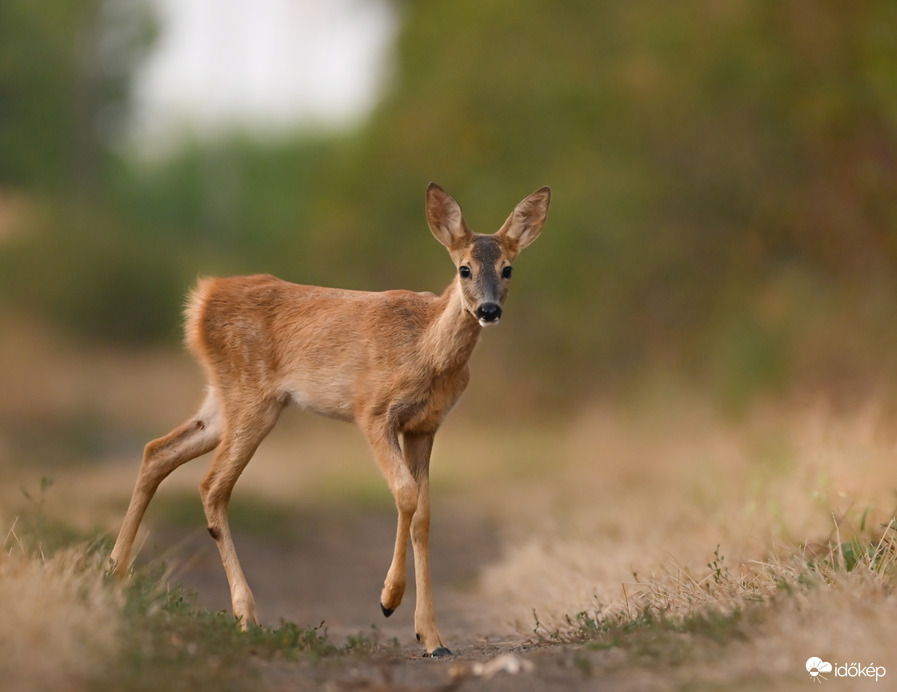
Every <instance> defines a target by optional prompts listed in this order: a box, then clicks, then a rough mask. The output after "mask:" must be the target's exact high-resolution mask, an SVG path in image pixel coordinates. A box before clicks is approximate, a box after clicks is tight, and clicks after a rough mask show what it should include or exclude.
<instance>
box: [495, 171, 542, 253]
mask: <svg viewBox="0 0 897 692" xmlns="http://www.w3.org/2000/svg"><path fill="white" fill-rule="evenodd" d="M550 204H551V188H550V187H548V186H545V187H540V188H539V189H538V190H536V191H535V192H534V193H533V194H531V195H530V196H529V197H527V198H526V199H525V200H523V201H522V202H521V203H520V204H518V205H517V206H516V207H515V208H514V211H512V212H511V215H510V216H509V217H508V220H507V221H505V223H504V225H503V226H502V227H501V228H500V229H499V231H498V233H496V235H498V236H501V237H503V238H506V239H507V240H510V241H511V242H512V243H513V244H514V245H515V246H516V251H517V252H519V251H520V250H522V249H523V248H525V247H526V246H527V245H530V244H531V243H532V242H533V241H534V240H535V239H536V238H538V237H539V234H540V233H541V232H542V226H544V225H545V219H546V218H547V217H548V206H549V205H550Z"/></svg>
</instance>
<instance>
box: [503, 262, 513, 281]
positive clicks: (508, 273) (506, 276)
mask: <svg viewBox="0 0 897 692" xmlns="http://www.w3.org/2000/svg"><path fill="white" fill-rule="evenodd" d="M512 272H513V270H512V269H511V267H510V265H509V266H507V267H505V268H504V269H502V270H501V278H503V279H510V278H511V273H512Z"/></svg>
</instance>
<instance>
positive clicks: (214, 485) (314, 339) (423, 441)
mask: <svg viewBox="0 0 897 692" xmlns="http://www.w3.org/2000/svg"><path fill="white" fill-rule="evenodd" d="M550 197H551V191H550V189H549V188H547V187H543V188H541V189H539V190H537V191H536V192H534V193H533V194H532V195H530V196H529V197H527V198H526V199H524V200H523V201H522V202H520V204H518V205H517V207H516V208H515V209H514V211H513V212H511V215H510V216H509V217H508V219H507V221H505V223H504V225H503V226H502V227H501V229H499V231H498V232H497V233H495V234H493V235H480V234H477V233H473V232H472V231H471V230H470V229H469V228H468V226H467V223H466V222H465V220H464V217H463V216H462V213H461V207H460V206H458V203H457V202H456V201H455V200H454V199H452V197H451V196H449V195H448V194H447V193H446V192H445V191H443V190H442V188H440V187H439V186H438V185H436V184H435V183H431V184H430V186H429V187H428V188H427V205H426V208H427V222H428V224H429V226H430V230H431V231H432V232H433V235H434V236H436V239H437V240H438V241H439V242H440V243H442V244H443V245H445V247H446V248H448V251H449V254H450V255H451V258H452V261H453V262H454V263H455V267H456V268H457V274H456V276H455V279H454V280H453V281H452V283H451V284H450V285H449V286H448V288H447V289H446V290H445V291H444V292H443V294H442V295H441V296H436V295H434V294H432V293H413V292H411V291H385V292H382V293H372V292H363V291H349V290H340V289H334V288H321V287H317V286H300V285H296V284H291V283H287V282H285V281H281V280H279V279H276V278H274V277H273V276H266V275H262V276H239V277H232V278H225V279H214V278H213V279H201V280H200V281H199V283H198V285H197V286H196V288H195V289H194V291H193V292H192V294H191V295H190V298H189V301H188V305H187V308H186V325H185V338H186V342H187V346H188V347H189V349H190V350H191V351H192V352H193V354H194V355H195V356H196V358H197V360H198V361H199V362H200V364H201V365H202V367H203V369H204V370H205V376H206V380H207V383H208V386H207V391H206V397H205V401H204V403H203V404H202V406H201V407H200V410H199V412H198V413H197V414H196V415H195V416H193V417H192V418H190V419H189V420H188V421H187V422H185V423H184V424H183V425H181V426H180V427H178V428H176V429H175V430H173V431H172V432H170V433H169V434H168V435H166V436H164V437H160V438H159V439H157V440H153V441H152V442H150V443H149V444H148V445H147V446H146V449H145V452H144V456H143V463H142V465H141V467H140V472H139V474H138V477H137V483H136V486H135V487H134V493H133V495H132V497H131V503H130V505H129V507H128V511H127V514H126V515H125V518H124V522H123V524H122V527H121V531H120V533H119V535H118V539H117V540H116V542H115V547H114V548H113V550H112V554H111V556H110V561H111V566H112V570H113V571H114V572H116V573H118V574H124V573H126V572H127V570H128V568H129V561H130V557H131V548H132V545H133V543H134V539H135V537H136V534H137V528H138V526H139V524H140V520H141V519H142V517H143V514H144V511H145V510H146V507H147V505H148V504H149V502H150V500H151V499H152V497H153V494H154V493H155V491H156V489H157V488H158V487H159V484H160V483H161V482H162V480H163V479H164V478H165V477H166V476H168V474H170V473H171V472H172V471H173V470H174V469H175V468H177V467H178V466H180V465H181V464H184V463H185V462H187V461H189V460H191V459H193V458H195V457H198V456H200V455H201V454H205V453H206V452H210V451H212V450H213V449H215V448H217V451H216V453H215V456H214V459H213V461H212V464H211V467H210V468H209V471H208V473H207V474H206V476H205V478H204V479H203V481H202V483H201V484H200V489H199V490H200V495H201V497H202V504H203V509H204V510H205V515H206V519H207V521H208V529H209V533H210V534H211V535H212V538H214V539H215V542H216V544H217V545H218V549H219V551H220V553H221V561H222V562H223V563H224V569H225V572H226V573H227V581H228V584H229V585H230V591H231V600H232V602H233V611H234V615H235V616H236V617H237V618H239V619H240V620H241V623H242V626H243V627H244V628H245V627H247V626H248V625H249V624H250V623H257V622H258V619H257V617H256V610H255V601H254V599H253V596H252V592H251V591H250V589H249V585H248V584H247V582H246V578H245V576H244V575H243V570H242V569H241V568H240V562H239V560H238V559H237V553H236V550H235V548H234V543H233V539H232V538H231V532H230V528H229V526H228V520H227V504H228V500H229V499H230V496H231V491H232V490H233V487H234V484H235V483H236V481H237V478H238V477H239V476H240V473H241V472H242V471H243V469H244V468H245V466H246V464H247V463H248V462H249V460H250V458H251V457H252V455H253V453H254V452H255V450H256V448H257V447H258V446H259V443H261V441H262V439H264V437H265V436H266V435H267V434H268V432H269V431H270V430H271V428H272V427H274V424H275V422H276V421H277V418H278V415H279V414H280V412H281V410H282V409H283V408H284V407H285V406H286V405H287V404H289V403H291V402H292V403H296V404H298V405H299V406H302V407H305V408H309V409H311V410H312V411H316V412H317V413H320V414H322V415H325V416H330V417H332V418H338V419H341V420H345V421H354V422H355V423H357V424H358V426H359V427H360V428H361V430H362V432H363V433H364V435H365V437H366V438H367V441H368V442H369V444H370V446H371V448H372V450H373V453H374V456H375V457H376V460H377V463H378V464H379V466H380V469H381V470H382V471H383V474H384V475H385V476H386V480H387V481H388V483H389V488H390V490H391V491H392V494H393V496H394V497H395V502H396V507H397V509H398V530H397V532H396V542H395V550H394V553H393V558H392V564H391V565H390V567H389V571H388V572H387V575H386V581H385V583H384V586H383V591H382V593H381V596H380V607H381V608H382V610H383V614H384V615H386V616H389V615H391V614H392V612H393V610H395V609H396V608H397V607H398V606H399V604H400V603H401V602H402V596H403V595H404V593H405V558H406V550H407V544H408V538H409V536H410V538H411V546H412V549H413V552H414V577H415V583H416V587H417V603H416V608H415V612H414V624H415V627H416V631H417V635H418V639H420V640H421V641H422V642H423V645H424V646H425V647H426V650H427V653H428V654H431V655H433V656H442V655H448V654H451V652H450V651H449V650H448V649H447V648H446V646H445V644H444V642H443V640H442V637H440V635H439V631H438V630H437V628H436V617H435V613H434V609H433V599H432V594H431V591H430V556H429V548H428V543H429V533H430V506H429V503H430V500H429V466H430V450H431V449H432V446H433V436H434V435H435V434H436V430H437V429H438V428H439V425H440V424H441V423H442V421H443V419H444V418H445V416H446V415H447V414H448V412H449V410H450V409H451V408H452V406H454V404H455V402H456V401H457V400H458V397H459V396H461V393H462V392H463V391H464V388H465V387H466V386H467V382H468V380H469V377H470V375H469V370H468V366H467V361H468V359H469V358H470V355H471V353H472V352H473V349H474V346H476V343H477V340H478V338H479V335H480V332H481V330H482V328H483V327H485V326H488V325H494V324H497V323H498V321H499V319H500V318H501V314H502V304H503V303H504V302H505V299H506V298H507V296H508V288H509V282H510V278H511V263H512V262H513V261H514V258H515V257H516V256H517V254H518V253H519V252H520V251H521V250H522V249H523V248H525V247H527V246H528V245H529V244H530V243H532V242H533V241H534V240H535V239H536V238H537V237H538V235H539V233H540V232H541V230H542V226H543V224H544V223H545V218H546V216H547V214H548V206H549V202H550ZM400 436H401V438H402V440H401V444H400V442H399V437H400Z"/></svg>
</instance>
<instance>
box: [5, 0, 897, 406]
mask: <svg viewBox="0 0 897 692" xmlns="http://www.w3.org/2000/svg"><path fill="white" fill-rule="evenodd" d="M184 5H188V6H192V7H193V9H192V10H186V9H181V10H180V11H179V12H180V13H181V14H184V13H189V12H192V13H194V14H197V13H198V16H199V18H198V19H197V20H195V21H194V24H196V25H199V26H203V19H204V20H205V22H206V27H205V28H206V31H205V33H204V34H194V35H193V36H192V37H191V36H190V35H189V34H188V35H183V32H184V31H185V30H186V29H189V26H190V25H189V23H188V24H185V22H184V21H183V18H181V20H180V21H175V19H177V17H174V18H173V16H172V13H173V12H175V14H177V11H175V10H174V9H173V8H174V3H169V4H168V5H166V4H165V3H158V4H156V3H151V2H142V3H131V2H129V3H125V2H115V1H113V0H108V1H106V2H100V1H99V0H77V1H74V0H73V1H72V2H67V3H64V4H63V5H61V6H60V5H59V3H54V2H49V1H47V2H44V1H36V0H32V1H28V2H26V1H24V0H8V1H7V2H4V3H3V6H2V8H0V210H2V229H0V243H2V245H0V304H2V310H3V315H4V324H5V326H4V332H7V333H8V332H9V330H14V329H15V328H16V319H19V318H22V317H23V316H27V318H28V319H34V320H37V321H40V322H41V323H44V324H46V325H50V326H51V327H52V328H53V329H54V330H57V329H58V330H60V331H59V335H60V337H59V338H69V337H70V338H72V339H76V340H77V341H78V343H80V344H96V343H99V344H103V345H114V346H116V347H120V348H124V349H128V348H145V347H146V346H147V345H151V344H163V345H166V346H171V347H172V348H176V347H177V343H178V339H179V329H180V313H179V307H180V302H181V296H182V295H183V294H184V293H185V291H186V289H187V288H188V287H189V285H190V284H191V282H192V281H193V280H194V278H195V276H196V275H198V274H216V273H242V272H257V271H266V272H272V273H275V274H278V275H280V276H282V277H284V278H287V279H289V280H293V281H297V282H301V283H323V284H330V285H339V286H346V287H352V288H364V289H386V288H395V287H406V288H410V289H415V290H436V291H438V290H441V288H442V287H443V286H444V285H445V284H446V283H447V281H448V280H449V279H450V276H451V273H450V269H449V265H448V263H447V261H446V258H445V257H444V256H443V253H442V251H441V250H440V248H439V246H438V245H435V244H434V243H433V240H432V239H431V237H430V235H429V233H428V231H427V228H426V225H425V222H424V216H423V211H422V209H423V191H424V189H425V186H426V184H427V182H428V181H430V180H431V179H432V180H436V181H438V182H439V183H440V184H442V185H443V186H444V187H445V188H446V189H448V190H449V191H451V192H452V193H453V194H454V196H455V197H456V198H457V199H458V200H459V201H460V202H461V204H462V206H463V207H464V209H465V213H466V215H467V217H468V219H469V221H470V222H471V224H472V225H473V226H474V228H475V229H476V230H479V231H480V232H491V231H492V230H494V229H496V228H497V227H498V225H499V224H500V223H501V222H502V221H503V220H504V217H505V215H506V214H507V212H508V210H509V209H510V208H511V206H512V205H513V204H514V203H516V201H518V200H519V199H521V198H522V197H523V196H525V195H526V194H528V193H529V192H530V191H532V190H533V189H535V188H536V187H538V186H540V185H543V184H549V185H551V186H552V187H553V190H554V202H553V207H552V213H551V218H550V222H549V225H548V227H547V232H546V233H545V235H544V237H543V238H542V239H541V240H540V242H539V244H538V245H537V246H534V248H533V249H532V250H531V251H530V252H529V253H527V255H526V256H524V258H523V259H522V260H521V262H520V267H519V273H518V274H517V275H516V276H517V277H518V278H519V280H518V281H517V282H515V287H514V295H513V297H512V303H511V305H510V310H509V311H508V317H509V319H508V320H506V322H505V323H503V325H502V329H501V330H500V332H496V333H494V334H489V339H488V340H487V341H488V344H487V345H486V346H485V348H484V349H483V351H484V353H480V354H478V358H480V359H481V360H484V359H485V360H486V361H488V362H489V365H488V366H484V367H482V368H481V370H482V371H483V372H492V373H497V374H498V379H500V380H505V381H506V382H505V387H506V390H505V391H507V388H510V389H514V390H518V391H517V394H519V398H518V399H516V401H526V402H528V403H529V405H531V406H532V407H540V406H545V405H551V406H555V405H558V404H564V405H575V404H576V403H577V402H580V401H582V400H583V399H589V398H593V397H596V396H605V395H607V394H608V392H610V393H615V392H619V391H620V388H623V389H625V388H627V387H629V386H631V385H633V384H634V383H643V382H644V381H645V380H646V379H650V378H655V377H658V376H660V377H666V378H669V377H672V378H674V379H677V380H680V379H681V380H684V381H686V382H688V383H690V384H693V385H698V386H700V387H701V388H702V389H705V390H706V391H707V392H709V393H710V394H712V395H713V396H715V397H720V398H721V401H723V402H725V403H727V404H730V405H735V406H738V405H741V404H742V403H743V402H744V401H745V400H750V398H752V397H754V396H757V395H764V394H768V393H770V392H771V393H783V392H791V391H793V390H794V389H795V388H801V389H807V388H811V389H813V391H820V390H821V391H825V392H828V393H831V394H834V395H836V396H839V397H840V396H847V395H855V394H857V393H858V392H865V391H868V388H869V387H876V388H881V386H882V384H883V383H887V384H891V383H892V382H893V380H894V378H895V376H897V357H895V353H897V351H895V349H894V348H893V347H892V344H894V343H895V336H897V334H895V328H894V325H895V323H897V321H895V319H894V315H895V314H897V290H895V289H897V195H895V189H897V87H895V84H897V40H895V38H897V10H895V9H894V7H893V5H892V3H890V2H888V1H887V0H881V1H878V0H870V1H869V2H865V3H862V4H861V5H856V4H845V3H840V2H834V1H832V2H828V1H822V2H803V1H799V0H793V1H788V2H781V3H779V2H776V3H772V2H759V3H758V2H746V1H738V0H725V1H723V2H717V1H716V0H714V1H712V2H710V1H698V0H695V1H689V2H681V3H667V2H659V1H658V2H651V1H649V0H640V1H639V2H627V3H614V2H599V3H594V2H576V1H573V0H569V1H566V0H565V1H563V2H540V1H537V0H526V1H523V2H515V3H506V2H498V1H493V2H480V1H479V0H477V1H476V2H473V1H471V2H452V3H426V2H412V1H404V2H400V1H398V0H397V1H396V2H387V1H386V0H382V1H378V2H373V0H371V2H361V1H357V0H356V1H351V2H350V1H348V0H347V1H346V2H342V3H336V4H335V9H334V8H331V9H330V10H328V9H327V5H328V4H327V3H314V2H304V3H303V2H295V3H288V2H283V3H263V4H262V5H260V8H261V9H257V10H253V9H249V8H242V9H240V8H239V7H238V6H236V5H234V4H230V3H229V4H228V8H227V10H226V11H221V12H219V13H216V12H215V10H214V8H212V9H211V10H209V9H208V8H207V9H206V15H205V16H204V17H203V16H202V12H201V6H202V3H185V4H184ZM241 12H243V13H245V14H247V15H249V16H250V17H251V16H254V15H256V14H258V15H261V16H262V18H261V19H260V20H259V21H250V19H249V18H247V17H245V16H244V17H242V18H241V15H240V13H241ZM266 17H267V20H266V19H265V18H266ZM272 18H273V20H272ZM264 21H267V22H268V23H267V25H265V24H264ZM228 22H229V23H228ZM260 22H262V24H261V25H260V26H259V23H260ZM265 26H267V27H268V28H269V29H270V28H271V27H277V34H276V35H273V36H272V35H271V31H269V32H268V34H267V38H263V39H260V40H255V41H253V40H252V39H251V37H249V38H247V37H246V33H247V32H250V31H252V30H253V27H256V28H255V30H256V33H259V32H261V34H260V35H262V36H266V35H265V33H264V32H265ZM185 27H186V28H185ZM178 32H180V33H178ZM364 37H366V38H364ZM275 39H278V41H275ZM266 41H267V42H268V43H266ZM173 44H176V45H175V48H177V46H180V48H179V49H178V50H180V51H181V52H178V50H175V51H174V53H172V45H173ZM268 44H272V45H270V46H269V49H268V53H269V54H268V55H265V54H264V51H263V52H262V54H261V56H259V45H262V46H265V45H268ZM347 45H353V46H355V48H354V49H353V50H355V52H358V51H359V50H361V52H360V53H359V56H360V57H356V58H354V63H353V62H352V58H350V57H346V56H347V55H348V54H349V53H351V50H350V49H348V48H346V46H347ZM184 46H187V47H188V49H185V48H184ZM283 46H287V47H291V48H290V50H286V49H283V50H280V48H282V47H283ZM359 46H360V48H359ZM316 47H317V48H316ZM328 47H329V48H328ZM190 51H192V52H193V53H198V54H199V56H200V57H199V58H197V56H196V55H192V56H191V55H190V54H189V53H190ZM160 53H161V54H162V56H161V57H160ZM341 55H342V59H343V61H344V62H348V64H347V65H344V66H343V67H344V69H343V71H342V73H340V69H339V65H338V64H337V65H336V66H335V65H334V64H335V63H338V62H339V60H340V59H341V57H340V56H341ZM179 58H180V60H181V61H182V64H181V65H179V66H178V65H175V66H174V67H172V66H171V65H168V66H167V70H168V71H167V72H166V71H165V69H166V66H165V65H162V66H160V65H159V61H160V60H168V61H172V60H174V61H175V63H176V62H177V60H178V59H179ZM291 60H292V61H293V63H292V64H291V62H290V61H291ZM253 61H254V62H253ZM315 61H317V62H315ZM256 63H257V64H256ZM196 64H199V65H200V68H201V69H199V71H198V72H197V74H196V75H192V79H193V81H192V82H191V81H190V79H191V74H189V70H190V69H192V67H195V66H196ZM160 71H161V74H160ZM184 73H187V74H184ZM291 74H292V77H291ZM341 74H342V76H341ZM346 74H348V75H349V76H346ZM166 75H167V76H166ZM172 75H174V77H172ZM309 75H312V77H309ZM178 76H180V78H181V81H180V82H178V83H173V82H177V77H178ZM266 76H267V79H268V80H269V81H271V82H273V84H274V86H273V87H270V85H269V87H270V88H268V89H267V91H266V90H265V89H263V88H262V87H260V86H259V85H258V82H259V81H263V80H264V79H265V78H266ZM166 79H167V80H168V85H167V88H168V91H167V92H165V88H166V85H165V80H166ZM303 79H304V80H306V82H304V83H303V82H302V81H301V80H303ZM315 79H317V82H315V81H314V80H315ZM160 80H161V81H162V86H159V84H158V83H159V81H160ZM278 80H279V81H278ZM291 80H292V81H291ZM352 80H355V81H356V82H359V81H360V82H363V83H361V84H360V85H355V86H353V85H352ZM303 84H304V85H305V86H303ZM316 84H317V86H315V85H316ZM154 85H155V86H154ZM247 85H255V87H252V86H247ZM328 85H329V91H328ZM262 86H264V85H262ZM201 87H202V88H201ZM153 88H155V89H156V92H153V91H152V89H153ZM191 88H192V89H193V90H194V91H195V92H196V93H194V94H193V99H192V102H191V101H189V100H185V99H189V97H190V90H191ZM253 88H254V89H255V91H253ZM315 89H318V91H317V92H316V91H315ZM339 89H343V90H344V91H345V92H346V94H345V95H342V96H341V95H340V92H339ZM160 90H161V91H160ZM185 92H186V94H187V95H186V96H185V95H184V93H185ZM272 92H273V93H274V94H275V96H273V97H272V96H271V93H272ZM333 92H336V93H333ZM154 93H155V94H156V95H155V96H153V94H154ZM160 93H161V95H159V94H160ZM278 93H279V95H280V98H278V97H277V96H276V94H278ZM166 98H167V99H168V100H167V101H166ZM179 98H180V101H179V100H178V99H179ZM303 98H304V99H305V101H303ZM328 99H329V100H328ZM234 102H237V103H238V104H239V103H243V104H244V105H245V106H246V107H245V108H243V109H242V110H239V109H237V108H235V107H234V105H233V104H234ZM166 107H167V108H168V109H167V110H166ZM191 109H192V110H191ZM11 316H15V318H13V317H11Z"/></svg>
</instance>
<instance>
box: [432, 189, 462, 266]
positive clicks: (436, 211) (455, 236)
mask: <svg viewBox="0 0 897 692" xmlns="http://www.w3.org/2000/svg"><path fill="white" fill-rule="evenodd" d="M427 223H428V224H429V225H430V231H432V233H433V235H434V236H436V240H438V241H439V242H440V243H442V244H443V245H445V246H446V247H447V248H448V249H449V250H457V249H458V248H460V247H461V246H463V245H465V244H466V243H467V242H468V241H469V240H470V235H471V233H470V229H469V228H467V224H466V223H465V221H464V216H463V215H462V214H461V207H460V206H459V205H458V203H457V202H456V201H455V200H454V199H453V198H452V196H451V195H450V194H448V193H447V192H446V191H445V190H443V189H442V188H441V187H439V186H438V185H437V184H436V183H430V185H429V186H428V187H427Z"/></svg>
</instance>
